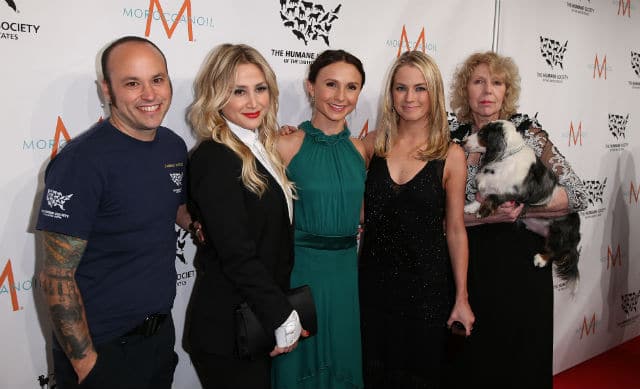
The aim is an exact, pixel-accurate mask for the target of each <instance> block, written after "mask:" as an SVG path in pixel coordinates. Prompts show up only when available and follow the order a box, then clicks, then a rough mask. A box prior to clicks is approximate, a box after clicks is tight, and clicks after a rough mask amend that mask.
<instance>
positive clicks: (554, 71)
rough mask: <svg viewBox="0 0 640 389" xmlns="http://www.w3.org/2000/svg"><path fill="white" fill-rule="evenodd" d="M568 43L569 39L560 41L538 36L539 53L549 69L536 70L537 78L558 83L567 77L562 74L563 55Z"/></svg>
mask: <svg viewBox="0 0 640 389" xmlns="http://www.w3.org/2000/svg"><path fill="white" fill-rule="evenodd" d="M568 45H569V41H565V42H564V43H562V42H561V41H557V40H555V39H552V38H547V37H543V36H540V55H541V57H542V59H544V61H545V63H546V64H547V65H548V66H549V67H550V68H551V71H546V72H537V77H538V78H539V79H541V80H542V81H543V82H551V83H556V84H558V83H562V82H564V81H565V80H567V79H568V78H569V76H567V75H566V74H564V55H565V53H566V52H567V47H568ZM559 70H560V71H559Z"/></svg>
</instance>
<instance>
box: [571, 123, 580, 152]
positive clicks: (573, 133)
mask: <svg viewBox="0 0 640 389" xmlns="http://www.w3.org/2000/svg"><path fill="white" fill-rule="evenodd" d="M572 140H573V145H574V146H577V145H578V142H580V146H582V121H580V122H579V123H578V130H577V133H576V130H575V129H574V127H573V122H571V123H570V124H569V146H571V141H572Z"/></svg>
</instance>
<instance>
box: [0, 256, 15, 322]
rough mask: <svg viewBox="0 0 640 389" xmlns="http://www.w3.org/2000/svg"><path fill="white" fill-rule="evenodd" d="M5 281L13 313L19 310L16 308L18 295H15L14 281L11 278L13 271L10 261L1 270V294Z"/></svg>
mask: <svg viewBox="0 0 640 389" xmlns="http://www.w3.org/2000/svg"><path fill="white" fill-rule="evenodd" d="M5 280H6V281H7V284H8V285H7V286H8V289H9V294H10V295H11V307H12V308H13V310H14V311H17V310H18V309H20V307H19V306H18V294H17V293H16V287H15V284H16V282H15V280H14V278H13V269H12V268H11V260H10V259H9V260H8V261H7V264H6V265H5V266H4V269H3V270H2V274H0V293H2V286H3V285H4V282H5Z"/></svg>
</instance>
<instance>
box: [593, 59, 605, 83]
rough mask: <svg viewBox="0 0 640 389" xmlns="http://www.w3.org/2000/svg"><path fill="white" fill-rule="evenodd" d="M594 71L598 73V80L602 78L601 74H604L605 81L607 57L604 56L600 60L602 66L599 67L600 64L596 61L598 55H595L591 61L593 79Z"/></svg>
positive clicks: (594, 76)
mask: <svg viewBox="0 0 640 389" xmlns="http://www.w3.org/2000/svg"><path fill="white" fill-rule="evenodd" d="M596 71H598V78H602V73H604V79H605V80H606V79H607V56H606V55H605V56H604V58H602V66H600V62H599V61H598V54H596V59H595V61H593V78H594V79H595V78H596Z"/></svg>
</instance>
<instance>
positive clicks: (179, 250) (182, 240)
mask: <svg viewBox="0 0 640 389" xmlns="http://www.w3.org/2000/svg"><path fill="white" fill-rule="evenodd" d="M176 233H177V234H178V239H177V240H176V258H178V259H179V260H180V262H182V263H184V264H185V265H186V264H187V258H185V256H184V247H185V246H186V245H187V236H188V235H189V231H187V230H183V229H182V228H180V227H178V226H176Z"/></svg>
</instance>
